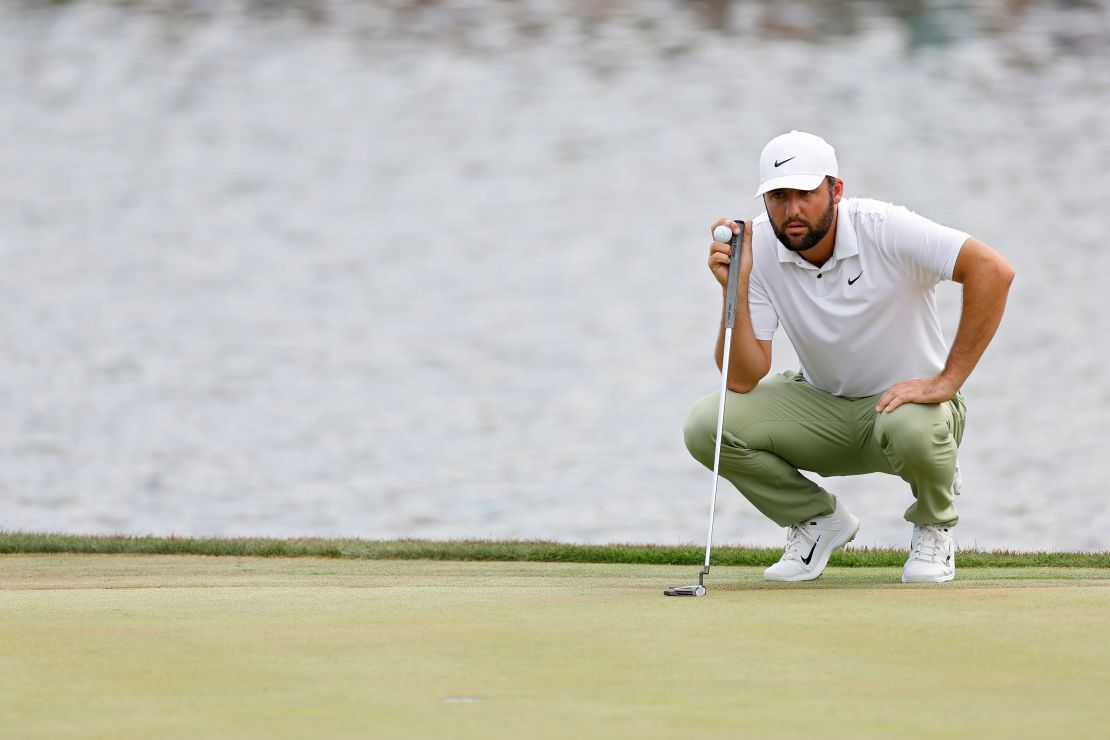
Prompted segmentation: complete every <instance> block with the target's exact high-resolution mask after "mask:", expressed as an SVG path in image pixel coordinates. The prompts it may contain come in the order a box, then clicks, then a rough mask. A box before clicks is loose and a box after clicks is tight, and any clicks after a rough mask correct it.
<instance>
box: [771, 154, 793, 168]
mask: <svg viewBox="0 0 1110 740" xmlns="http://www.w3.org/2000/svg"><path fill="white" fill-rule="evenodd" d="M796 156H797V155H795V157H796ZM795 157H791V158H790V159H794V158H795ZM790 159H784V160H782V161H781V162H779V161H777V160H776V161H775V166H776V167H782V166H783V165H784V164H786V163H787V162H789V161H790Z"/></svg>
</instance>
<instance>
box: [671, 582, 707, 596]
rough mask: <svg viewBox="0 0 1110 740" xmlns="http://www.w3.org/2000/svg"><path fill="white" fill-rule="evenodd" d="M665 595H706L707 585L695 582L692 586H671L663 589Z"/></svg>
mask: <svg viewBox="0 0 1110 740" xmlns="http://www.w3.org/2000/svg"><path fill="white" fill-rule="evenodd" d="M663 595H664V596H705V586H702V585H701V584H700V583H695V584H694V585H692V586H671V587H670V588H667V589H663Z"/></svg>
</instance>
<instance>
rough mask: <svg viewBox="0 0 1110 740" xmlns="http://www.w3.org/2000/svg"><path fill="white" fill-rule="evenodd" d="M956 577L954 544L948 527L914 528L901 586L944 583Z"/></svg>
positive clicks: (927, 525)
mask: <svg viewBox="0 0 1110 740" xmlns="http://www.w3.org/2000/svg"><path fill="white" fill-rule="evenodd" d="M955 577H956V541H955V540H954V539H953V538H952V533H951V532H950V531H949V530H948V527H940V526H937V525H935V524H926V525H924V526H917V525H915V526H914V528H913V539H912V540H911V541H910V557H909V560H907V561H906V565H905V567H904V568H902V583H943V582H945V581H951V580H952V579H953V578H955Z"/></svg>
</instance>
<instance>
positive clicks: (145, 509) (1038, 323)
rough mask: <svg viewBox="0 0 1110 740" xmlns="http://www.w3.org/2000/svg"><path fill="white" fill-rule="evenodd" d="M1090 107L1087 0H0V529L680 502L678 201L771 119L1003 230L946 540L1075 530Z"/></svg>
mask: <svg viewBox="0 0 1110 740" xmlns="http://www.w3.org/2000/svg"><path fill="white" fill-rule="evenodd" d="M1108 119H1110V8H1108V6H1107V2H1105V1H1103V2H1094V1H1086V2H1079V1H1077V0H1071V1H1064V0H1055V1H1048V0H1045V1H1044V2H1018V1H1004V0H994V1H993V2H981V3H974V4H972V3H963V2H954V1H946V2H945V1H939V0H938V1H935V2H928V1H926V0H913V1H911V0H905V1H901V2H867V1H863V0H860V1H858V2H847V1H845V2H839V1H833V0H827V1H825V2H790V1H786V2H783V1H781V0H780V1H776V2H770V1H768V2H728V1H726V0H701V1H697V0H687V1H686V2H682V1H680V0H652V1H650V2H648V1H634V0H608V1H607V2H599V1H596V0H595V1H586V0H579V1H578V2H562V3H555V2H540V1H538V0H536V1H533V2H527V1H525V0H521V1H519V2H498V1H496V0H466V1H464V0H455V1H444V2H438V1H436V0H392V1H389V2H372V1H371V0H347V1H346V2H344V1H343V0H319V1H316V0H298V1H293V0H287V1H283V2H278V1H276V0H267V1H263V0H256V1H254V2H246V1H243V0H239V1H238V2H236V1H233V0H207V1H202V0H196V1H188V0H127V1H119V2H111V1H109V0H72V1H71V2H53V3H40V2H17V1H14V0H0V258H2V262H0V296H2V297H3V301H4V310H3V311H2V312H0V348H2V354H0V409H2V410H0V529H6V530H25V531H42V532H75V533H131V534H146V533H151V534H159V535H169V534H177V535H196V536H201V535H229V536H230V535H271V536H302V535H304V536H357V537H363V538H386V537H427V538H461V537H497V538H503V537H527V538H547V539H556V540H563V541H571V542H595V543H602V542H610V541H626V542H657V543H684V542H694V543H701V542H702V541H703V538H704V533H705V524H706V522H705V519H706V513H707V509H708V503H709V489H710V484H711V476H710V473H709V472H708V471H706V470H705V469H704V468H701V467H700V466H699V465H698V464H697V463H695V462H694V461H693V460H692V459H691V458H690V457H689V456H688V454H687V452H686V450H685V447H684V445H683V442H682V431H681V430H682V423H683V419H684V417H685V415H686V412H687V410H688V409H689V407H690V406H691V405H692V404H693V403H694V402H695V401H696V400H697V399H698V398H700V397H701V396H703V395H705V394H707V393H710V392H712V391H714V390H715V389H716V387H717V383H718V377H719V376H718V374H717V370H716V367H715V366H714V364H713V361H712V345H713V342H714V339H715V336H716V330H717V323H718V320H719V312H720V305H719V302H720V295H719V289H718V288H717V287H716V284H715V283H714V281H713V279H712V277H711V276H710V274H709V271H708V269H707V268H706V267H705V258H706V254H707V250H708V243H709V241H710V238H709V226H710V224H711V223H712V222H713V220H714V219H716V218H718V217H719V216H730V217H752V216H755V215H757V214H758V213H759V212H760V210H761V207H760V203H759V202H758V201H755V200H753V199H752V197H751V194H752V193H753V192H754V190H755V187H756V184H757V167H756V165H757V159H758V156H759V152H760V150H761V148H762V146H763V144H764V143H766V141H767V140H768V139H770V138H771V137H773V136H775V135H777V134H779V133H782V132H784V131H787V130H790V129H793V128H796V129H801V130H808V131H812V132H815V133H818V134H820V135H822V136H824V137H825V138H826V139H827V140H828V141H829V142H830V143H832V144H833V146H835V147H836V149H837V153H838V156H839V159H840V163H841V175H842V177H843V178H844V180H845V182H846V188H847V194H848V195H860V196H868V197H874V198H879V199H883V200H888V201H893V202H896V203H901V204H904V205H906V206H908V207H909V208H911V209H913V210H915V211H917V212H919V213H921V214H922V215H925V216H928V217H930V218H933V219H934V220H937V221H940V222H941V223H945V224H947V225H951V226H954V227H957V228H960V229H963V230H965V231H968V232H970V233H972V234H974V235H976V236H978V237H980V238H981V239H983V240H985V241H986V242H988V243H989V244H991V245H993V246H995V247H996V248H997V249H999V250H1000V251H1001V252H1003V253H1004V254H1005V255H1006V256H1007V257H1008V258H1009V259H1010V260H1011V261H1012V262H1013V264H1014V265H1015V267H1016V268H1017V271H1018V278H1017V281H1016V283H1015V285H1014V288H1013V291H1012V292H1011V297H1010V304H1009V308H1008V311H1007V314H1006V317H1005V319H1004V321H1003V325H1002V328H1001V330H1000V332H999V334H998V335H997V337H996V339H995V340H994V343H993V345H992V346H991V347H990V348H989V350H988V352H987V354H986V356H985V357H984V359H983V360H982V362H981V364H980V366H979V367H978V369H977V370H976V372H975V373H974V374H973V375H972V377H971V379H970V381H969V382H968V383H967V385H966V386H965V389H964V392H965V395H966V396H967V399H968V407H969V417H968V432H967V435H966V438H965V443H964V446H963V449H962V450H961V456H960V457H961V466H962V469H963V475H964V495H963V496H962V497H961V499H960V500H959V507H960V511H961V514H962V521H961V524H960V526H959V528H958V529H957V530H956V534H957V539H958V541H959V543H960V544H961V545H962V546H965V547H968V546H974V545H978V546H981V547H991V548H1010V549H1032V548H1049V549H1065V550H1089V549H1098V550H1105V549H1108V548H1110V545H1108V536H1107V534H1106V533H1107V532H1110V506H1108V505H1107V501H1108V492H1110V489H1108V486H1107V479H1108V477H1110V475H1108V474H1110V462H1108V455H1107V453H1106V452H1105V450H1104V445H1103V439H1102V438H1103V436H1104V435H1105V429H1106V421H1105V416H1106V411H1107V409H1108V408H1110V373H1107V371H1106V369H1105V366H1106V361H1107V360H1108V359H1110V347H1108V345H1107V336H1108V334H1110V325H1108V321H1107V309H1106V303H1105V295H1106V293H1105V292H1104V291H1105V289H1103V288H1102V287H1101V284H1100V282H1099V281H1100V280H1101V279H1102V276H1103V275H1108V274H1110V258H1108V257H1107V247H1106V240H1107V233H1108V226H1110V223H1108V218H1107V212H1108V208H1107V203H1108V202H1110V179H1108V173H1110V127H1108V125H1110V120H1108ZM938 293H939V300H940V304H941V308H942V311H943V312H944V317H945V318H944V323H945V327H946V331H947V336H948V337H949V339H951V336H952V330H953V329H954V327H955V325H956V321H957V319H958V313H959V299H960V292H959V288H958V286H955V285H953V284H945V285H942V286H940V288H938ZM796 362H797V358H796V356H795V355H794V354H793V352H792V350H791V348H790V346H789V342H788V341H787V340H786V338H785V337H783V336H781V335H780V336H779V337H778V338H777V340H776V343H775V369H776V370H783V369H789V368H793V367H796ZM827 485H828V486H829V487H830V489H831V490H833V491H834V492H836V493H838V494H839V495H842V496H844V497H845V498H846V500H847V501H848V502H849V503H850V505H851V506H852V508H853V510H854V511H855V512H856V514H857V515H859V516H860V518H861V520H862V521H863V528H862V529H861V531H860V535H859V538H858V540H857V543H858V544H864V545H872V544H873V545H893V546H906V545H907V544H908V540H909V536H910V527H909V525H908V524H906V523H905V522H903V521H902V519H901V514H902V511H903V510H904V509H905V507H906V506H908V505H909V503H910V494H909V492H908V489H907V488H906V486H905V485H904V484H903V483H902V482H901V481H900V480H899V479H897V478H894V477H891V476H883V475H873V476H863V477H859V478H843V479H835V480H830V481H828V482H827ZM716 533H717V541H718V543H724V542H728V543H745V544H770V545H780V544H781V543H782V541H783V534H782V530H780V529H779V528H777V527H775V525H774V524H772V523H771V522H769V521H766V520H764V519H763V518H762V517H761V516H760V515H759V514H758V513H757V512H756V511H755V510H754V509H753V508H752V507H751V506H750V505H749V504H747V502H746V501H744V500H743V498H742V497H741V496H740V494H738V493H737V492H736V491H735V490H734V489H732V487H731V486H730V485H728V484H727V483H726V484H724V485H723V486H722V492H721V495H720V497H719V506H718V517H717V528H716Z"/></svg>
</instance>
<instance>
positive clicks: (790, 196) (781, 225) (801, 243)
mask: <svg viewBox="0 0 1110 740" xmlns="http://www.w3.org/2000/svg"><path fill="white" fill-rule="evenodd" d="M842 188H843V186H842V185H841V182H840V180H837V181H836V185H835V186H834V187H833V188H831V189H830V188H829V186H828V181H822V182H821V184H820V185H818V186H817V188H816V189H814V190H792V189H790V188H782V189H779V190H772V191H770V192H768V193H767V194H766V195H764V196H763V202H764V203H765V205H766V206H767V215H768V216H769V217H770V219H771V228H772V229H774V231H775V236H777V237H778V240H779V241H780V242H782V245H783V246H784V247H786V248H787V249H789V250H790V251H791V252H804V251H806V250H807V249H812V248H813V247H814V246H816V245H817V242H819V241H821V240H822V239H823V238H824V237H825V234H827V233H829V229H830V228H832V223H833V216H834V215H835V212H836V203H837V201H839V200H840V192H841V189H842Z"/></svg>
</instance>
